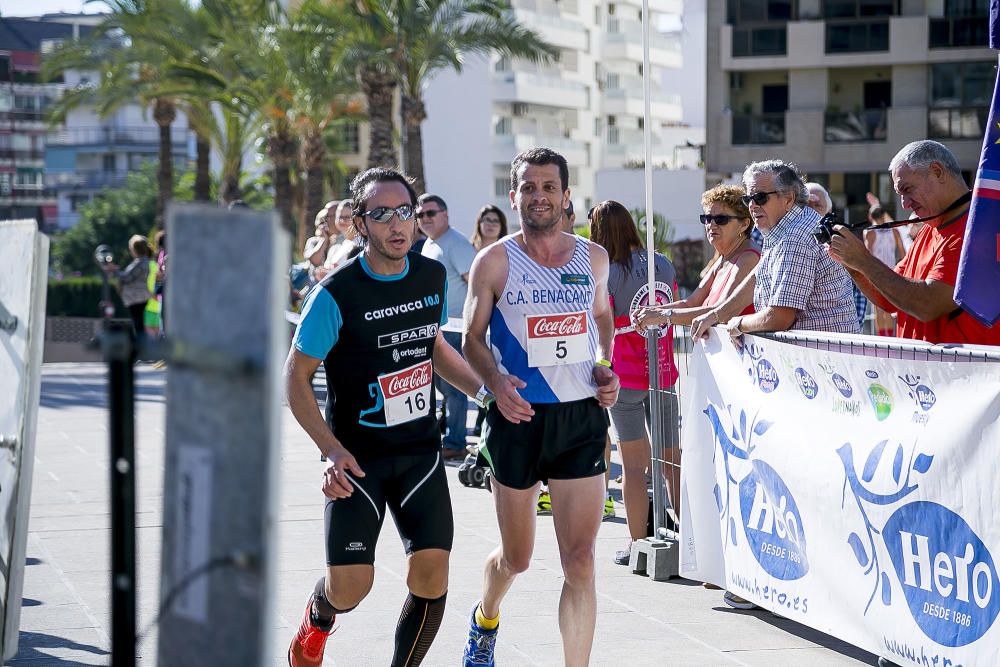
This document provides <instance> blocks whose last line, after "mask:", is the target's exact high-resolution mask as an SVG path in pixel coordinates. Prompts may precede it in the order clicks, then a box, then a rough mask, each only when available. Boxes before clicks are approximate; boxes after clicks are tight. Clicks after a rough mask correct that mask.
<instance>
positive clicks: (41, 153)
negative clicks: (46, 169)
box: [0, 148, 45, 162]
mask: <svg viewBox="0 0 1000 667" xmlns="http://www.w3.org/2000/svg"><path fill="white" fill-rule="evenodd" d="M44 159H45V150H44V149H27V150H24V149H20V148H0V160H14V161H15V162H16V161H17V160H44Z"/></svg>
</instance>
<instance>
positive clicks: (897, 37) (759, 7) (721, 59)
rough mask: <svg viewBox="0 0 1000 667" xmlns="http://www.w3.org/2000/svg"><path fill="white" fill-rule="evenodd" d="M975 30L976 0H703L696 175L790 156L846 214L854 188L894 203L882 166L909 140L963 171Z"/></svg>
mask: <svg viewBox="0 0 1000 667" xmlns="http://www.w3.org/2000/svg"><path fill="white" fill-rule="evenodd" d="M988 29H989V1H988V0H729V1H728V2H725V3H723V2H710V3H709V5H708V44H709V48H708V119H707V128H706V129H707V139H708V141H707V152H706V163H707V164H706V166H707V170H708V172H709V181H710V182H711V181H713V180H714V181H715V182H717V181H718V180H720V179H726V180H728V179H730V178H734V177H735V178H738V176H739V174H740V173H741V172H742V171H743V168H744V166H745V165H746V164H747V163H748V162H751V161H754V160H762V159H767V158H772V157H779V158H783V159H786V160H791V161H793V162H795V163H796V164H798V165H799V167H800V168H801V169H802V170H803V171H805V172H807V174H808V176H809V178H810V179H812V180H816V181H819V182H821V183H823V184H824V185H826V186H827V187H828V189H829V190H830V193H831V195H832V196H833V199H834V203H835V205H836V206H837V208H838V209H841V211H846V212H847V213H848V214H849V215H850V217H851V219H852V220H856V219H858V217H859V216H862V217H863V216H864V215H865V214H866V212H867V204H866V202H865V193H866V192H868V191H871V192H874V193H876V194H877V195H878V197H879V198H880V200H881V201H882V202H883V203H884V204H887V205H890V206H894V205H896V202H897V200H896V197H895V196H894V195H893V192H892V184H891V181H890V177H889V174H888V172H887V171H886V170H887V168H888V164H889V160H891V159H892V156H893V155H894V154H895V153H896V152H897V151H898V150H899V149H900V148H902V147H903V146H904V145H905V144H907V143H909V142H911V141H915V140H918V139H924V138H931V139H935V140H937V141H941V142H942V143H944V144H946V145H947V146H948V147H949V148H951V150H952V151H953V152H954V153H955V155H956V157H957V158H958V160H959V162H960V164H961V165H962V168H963V169H965V170H968V171H970V172H971V171H973V170H974V169H975V168H976V165H977V164H978V161H979V152H980V148H981V146H982V141H983V135H984V132H985V123H986V119H987V115H988V113H989V105H990V100H991V96H992V92H993V82H994V80H995V76H996V74H995V68H996V64H997V59H996V54H995V53H993V52H992V51H991V50H990V49H988V48H987V32H988ZM970 175H971V174H970ZM967 178H968V180H969V183H970V184H971V178H969V177H967Z"/></svg>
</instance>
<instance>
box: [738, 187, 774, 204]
mask: <svg viewBox="0 0 1000 667" xmlns="http://www.w3.org/2000/svg"><path fill="white" fill-rule="evenodd" d="M778 192H779V191H778V190H771V191H770V192H755V193H753V194H752V195H743V196H742V197H740V199H741V200H742V201H743V203H744V204H745V205H747V206H749V205H750V202H753V203H754V204H757V206H763V205H764V204H766V203H767V200H768V199H770V198H771V195H776V194H778Z"/></svg>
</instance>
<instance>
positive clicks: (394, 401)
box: [378, 359, 434, 426]
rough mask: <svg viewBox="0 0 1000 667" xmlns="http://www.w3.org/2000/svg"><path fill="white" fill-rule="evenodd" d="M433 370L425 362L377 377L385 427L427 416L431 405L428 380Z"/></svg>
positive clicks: (429, 381) (428, 361) (428, 363)
mask: <svg viewBox="0 0 1000 667" xmlns="http://www.w3.org/2000/svg"><path fill="white" fill-rule="evenodd" d="M433 373H434V369H433V368H432V367H431V362H430V360H429V359H428V360H427V361H425V362H423V363H420V364H417V365H415V366H410V367H409V368H404V369H402V370H399V371H396V372H395V373H386V374H385V375H379V376H378V384H379V387H380V388H381V389H382V396H383V397H384V398H385V407H384V409H385V425H386V426H395V425H396V424H403V423H406V422H409V421H413V420H414V419H419V418H420V417H423V416H424V415H426V414H427V411H428V409H429V406H430V403H431V381H432V380H433Z"/></svg>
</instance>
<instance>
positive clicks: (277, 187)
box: [267, 125, 295, 234]
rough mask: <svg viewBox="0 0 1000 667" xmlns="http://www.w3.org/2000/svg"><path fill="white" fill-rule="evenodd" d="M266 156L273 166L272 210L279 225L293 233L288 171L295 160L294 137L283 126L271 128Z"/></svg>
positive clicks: (290, 183)
mask: <svg viewBox="0 0 1000 667" xmlns="http://www.w3.org/2000/svg"><path fill="white" fill-rule="evenodd" d="M267 154H268V157H270V158H271V164H272V165H273V166H274V208H275V209H277V211H278V216H279V217H280V218H281V225H282V227H284V228H285V229H286V230H288V231H289V232H291V233H293V234H294V232H295V227H294V221H293V219H292V181H291V175H290V173H289V169H290V167H291V164H292V160H293V159H294V158H295V137H293V136H292V133H291V130H290V129H289V128H288V127H287V126H285V125H277V126H275V127H273V129H272V133H271V134H270V135H269V136H268V138H267Z"/></svg>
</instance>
